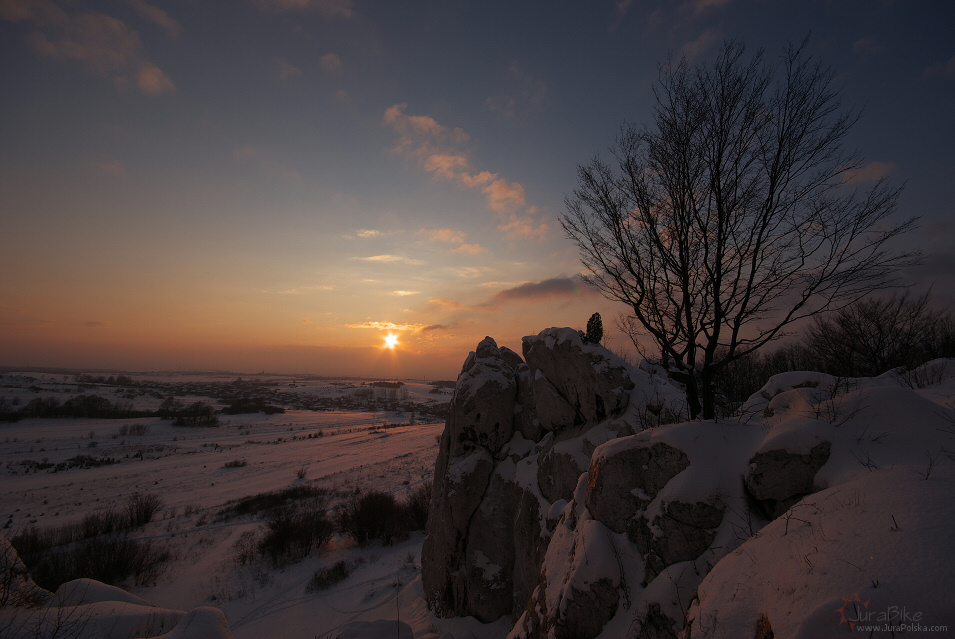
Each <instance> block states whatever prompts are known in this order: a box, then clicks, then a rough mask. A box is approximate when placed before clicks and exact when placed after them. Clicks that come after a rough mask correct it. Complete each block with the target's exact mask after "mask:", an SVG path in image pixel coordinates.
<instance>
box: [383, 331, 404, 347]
mask: <svg viewBox="0 0 955 639" xmlns="http://www.w3.org/2000/svg"><path fill="white" fill-rule="evenodd" d="M400 343H401V342H399V341H398V336H397V335H396V334H394V333H388V334H387V335H386V336H385V348H387V349H390V350H395V347H396V346H398V344H400Z"/></svg>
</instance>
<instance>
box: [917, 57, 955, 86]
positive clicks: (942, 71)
mask: <svg viewBox="0 0 955 639" xmlns="http://www.w3.org/2000/svg"><path fill="white" fill-rule="evenodd" d="M924 75H925V77H926V78H945V79H948V80H955V55H953V56H952V57H951V58H949V59H948V60H946V61H944V62H937V63H936V64H933V65H932V66H930V67H929V68H927V69H926V70H925V73H924Z"/></svg>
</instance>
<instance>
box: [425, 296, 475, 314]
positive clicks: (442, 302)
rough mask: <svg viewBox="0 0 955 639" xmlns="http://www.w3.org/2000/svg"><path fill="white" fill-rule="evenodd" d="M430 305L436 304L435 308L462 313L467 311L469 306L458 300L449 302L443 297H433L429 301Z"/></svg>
mask: <svg viewBox="0 0 955 639" xmlns="http://www.w3.org/2000/svg"><path fill="white" fill-rule="evenodd" d="M428 304H434V305H435V306H440V307H441V308H444V309H447V310H451V311H461V310H465V309H467V306H465V305H464V304H462V303H461V302H458V301H457V300H449V299H444V298H441V297H432V298H430V299H428Z"/></svg>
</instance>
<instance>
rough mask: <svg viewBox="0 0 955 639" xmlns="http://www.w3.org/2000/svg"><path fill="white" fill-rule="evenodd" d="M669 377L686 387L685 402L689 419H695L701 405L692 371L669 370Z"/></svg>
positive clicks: (700, 409) (697, 385) (698, 388)
mask: <svg viewBox="0 0 955 639" xmlns="http://www.w3.org/2000/svg"><path fill="white" fill-rule="evenodd" d="M670 377H671V378H673V379H674V380H676V381H678V382H679V383H681V384H683V385H684V386H685V387H686V403H687V406H689V408H690V419H696V418H697V416H698V415H699V414H700V412H701V411H702V410H703V406H702V405H701V404H700V387H699V384H698V383H697V381H696V375H695V374H694V373H693V371H692V370H691V371H670Z"/></svg>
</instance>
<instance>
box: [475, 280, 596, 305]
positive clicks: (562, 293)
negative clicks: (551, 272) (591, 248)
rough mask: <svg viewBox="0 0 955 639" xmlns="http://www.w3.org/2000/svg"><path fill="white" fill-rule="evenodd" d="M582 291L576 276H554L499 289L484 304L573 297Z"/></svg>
mask: <svg viewBox="0 0 955 639" xmlns="http://www.w3.org/2000/svg"><path fill="white" fill-rule="evenodd" d="M579 293H580V281H579V280H578V279H577V278H575V277H554V278H550V279H546V280H541V281H540V282H525V283H523V284H520V285H518V286H515V287H513V288H507V289H504V290H502V291H498V292H497V293H495V294H494V296H493V297H492V298H491V299H490V300H488V301H487V302H485V303H484V304H482V306H492V307H496V306H500V305H501V304H509V303H513V302H528V301H541V300H545V299H558V298H568V299H569V298H572V297H576V296H577V295H578V294H579Z"/></svg>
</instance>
